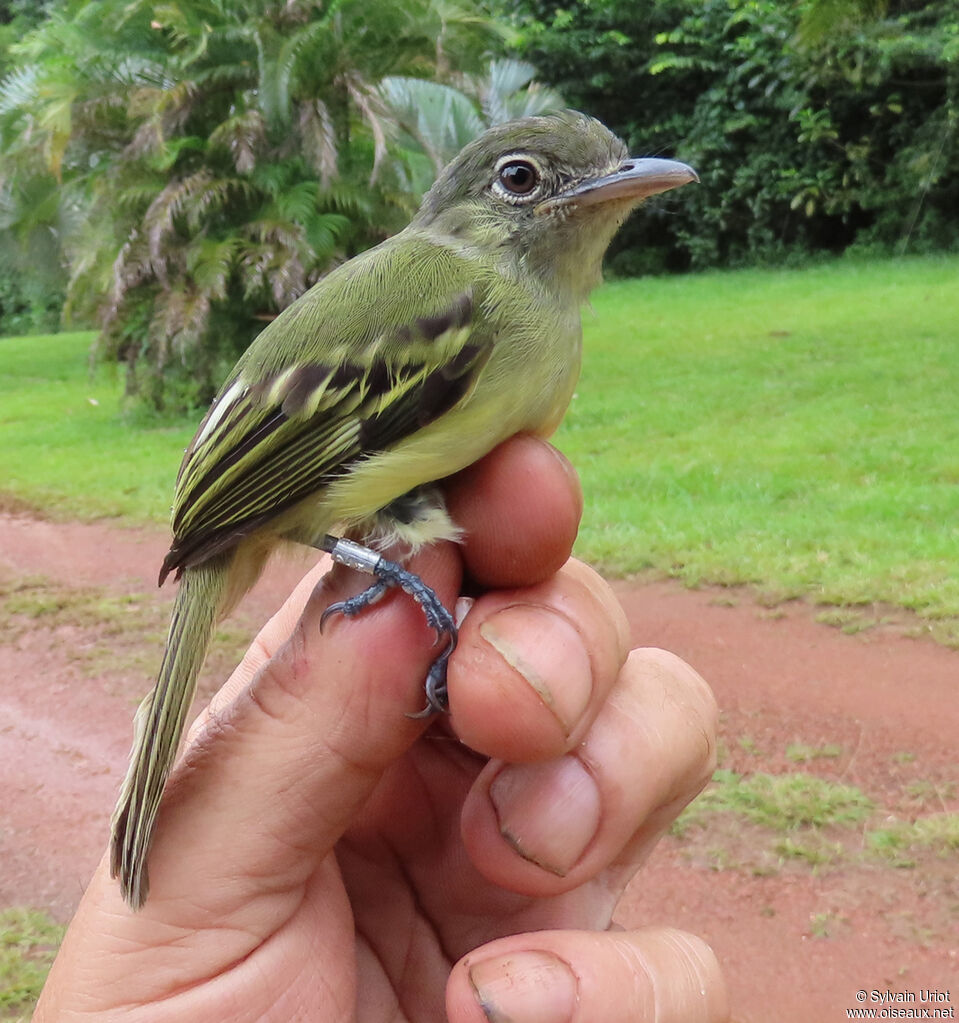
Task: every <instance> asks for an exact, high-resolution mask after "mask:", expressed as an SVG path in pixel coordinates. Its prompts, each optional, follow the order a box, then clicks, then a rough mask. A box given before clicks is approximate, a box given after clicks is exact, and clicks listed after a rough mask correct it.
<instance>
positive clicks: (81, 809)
mask: <svg viewBox="0 0 959 1023" xmlns="http://www.w3.org/2000/svg"><path fill="white" fill-rule="evenodd" d="M165 539H166V538H165V535H164V534H162V533H161V532H148V531H134V530H121V529H117V528H114V527H111V526H108V525H103V524H89V525H81V524H59V523H50V522H44V521H37V520H33V519H29V518H23V517H14V516H3V515H0V583H3V582H4V580H6V581H10V580H16V579H22V578H24V577H27V576H38V575H39V576H45V577H47V578H48V579H51V580H54V581H57V582H59V583H61V584H65V585H69V586H82V585H95V586H99V587H104V588H107V589H108V590H110V591H113V592H116V593H118V594H121V593H125V592H136V593H144V594H145V593H150V594H155V596H152V597H151V598H150V599H151V600H154V599H155V600H157V601H158V602H160V603H165V602H167V601H168V600H169V595H170V592H171V591H170V590H169V588H168V589H167V590H166V591H164V592H163V593H162V594H157V592H156V590H155V578H156V567H157V565H158V564H159V562H160V560H161V558H162V555H163V553H164V551H165ZM301 572H302V566H300V567H292V566H278V567H277V568H276V569H275V570H273V571H272V573H271V574H270V575H269V576H268V577H267V578H266V579H264V581H263V582H262V583H261V584H260V585H259V586H258V587H257V589H256V590H255V591H254V593H253V594H252V595H251V596H250V597H249V598H248V600H247V602H246V603H245V605H244V611H243V615H244V616H245V617H246V618H248V619H249V621H250V622H251V623H261V622H263V621H264V620H265V618H266V616H267V615H268V614H269V613H270V611H271V610H272V609H273V608H274V607H276V606H277V605H278V604H279V603H280V601H281V600H282V598H283V597H284V596H285V594H286V593H287V592H288V590H289V588H290V586H291V585H292V583H293V582H294V581H295V580H296V579H298V578H299V576H300V574H301ZM616 589H617V591H618V593H619V595H620V598H621V600H622V601H623V604H624V606H625V608H626V610H627V613H628V615H629V618H630V621H631V623H632V626H633V632H634V639H635V642H636V643H637V644H640V643H641V644H643V645H654V646H662V647H665V648H667V649H670V650H673V651H674V652H676V653H677V654H679V655H680V656H682V657H684V658H685V659H686V660H688V661H689V662H690V663H691V664H693V665H694V666H695V667H696V668H697V669H698V670H699V671H700V672H701V673H702V674H703V675H704V676H705V677H706V679H707V680H708V681H709V682H710V683H711V685H712V686H713V688H714V690H715V692H716V695H717V697H718V699H719V702H720V705H721V707H722V708H723V739H724V744H725V747H726V751H727V752H726V759H725V761H724V766H726V767H730V768H732V769H734V770H738V771H744V772H748V771H757V770H763V771H771V772H774V773H778V772H795V771H797V770H802V771H807V772H809V773H816V774H821V775H823V776H824V777H827V778H829V779H831V780H834V781H841V782H843V783H845V784H847V785H855V786H858V787H859V788H861V789H862V790H863V791H865V792H866V793H868V794H869V795H870V796H871V797H872V798H873V799H874V800H875V801H876V802H877V803H878V804H880V805H883V806H886V807H889V808H890V809H895V811H896V813H897V815H899V816H902V817H908V816H909V810H910V804H909V797H907V796H906V795H904V793H907V792H910V791H911V792H915V791H917V789H916V786H919V787H920V788H921V789H922V790H923V791H932V792H934V793H935V794H936V799H937V800H938V803H937V804H936V805H933V806H929V805H924V806H923V807H921V808H919V809H920V810H921V812H923V813H929V812H933V811H935V810H956V809H957V808H959V803H957V800H956V788H957V782H959V775H957V769H956V760H957V757H956V752H955V750H956V739H957V736H959V653H957V652H956V651H951V650H947V649H945V648H943V647H939V646H936V645H935V644H933V643H932V642H930V641H927V640H914V639H907V638H904V637H902V636H900V635H896V634H893V633H882V632H879V631H873V632H869V633H862V634H860V635H857V636H846V635H843V634H842V633H840V632H838V631H836V630H833V629H829V628H827V627H825V626H822V625H818V624H816V623H815V622H814V621H813V615H812V612H811V610H810V609H809V608H807V607H805V606H804V605H801V604H796V605H787V606H786V607H785V608H783V609H779V610H777V612H776V614H779V615H780V617H773V616H770V615H768V614H767V613H765V612H764V611H763V610H762V609H761V608H759V607H757V606H756V605H755V604H753V603H752V602H751V600H750V599H749V597H748V595H745V594H740V595H735V599H736V600H738V603H737V604H736V605H735V606H730V600H729V593H728V591H721V590H710V589H702V590H686V589H683V588H681V587H680V586H678V585H676V584H673V583H655V584H651V585H641V586H635V585H630V584H627V583H620V584H617V586H616ZM3 639H5V637H0V679H2V683H0V722H2V723H0V792H2V793H3V799H2V805H0V906H5V905H14V904H17V905H23V904H29V905H34V906H39V907H46V908H47V909H49V910H50V911H51V912H52V913H53V914H54V915H55V916H57V917H59V918H61V919H67V918H68V917H69V915H70V913H71V912H72V910H73V907H74V906H75V905H76V903H77V901H78V899H79V897H80V894H81V892H82V890H83V886H84V884H85V882H86V879H87V878H88V876H89V875H90V873H91V871H92V869H93V867H94V865H95V863H96V861H97V859H98V857H99V855H100V852H101V850H102V848H103V846H104V844H105V841H106V836H107V819H108V816H109V812H110V809H111V807H112V803H113V799H114V795H115V791H116V786H117V784H118V782H119V779H120V776H121V774H122V771H123V768H124V765H125V759H126V755H127V752H128V747H129V734H130V733H129V728H130V716H131V710H132V708H133V706H134V705H135V702H136V700H137V699H139V697H140V696H141V695H142V690H143V689H144V681H143V678H142V677H136V678H131V677H129V675H130V674H131V673H129V672H128V673H127V676H128V677H125V678H124V677H122V676H121V677H118V676H117V673H116V672H113V673H112V674H111V673H110V672H109V670H106V669H105V674H104V676H103V677H101V678H98V677H96V676H92V675H91V673H90V670H89V665H87V666H86V667H84V665H83V664H82V663H78V657H77V654H78V651H79V649H80V648H81V647H84V646H90V645H91V644H92V643H95V642H96V637H95V636H93V637H92V638H91V636H90V635H89V630H85V629H84V628H82V627H81V626H71V625H62V626H60V627H58V628H56V629H49V628H35V629H28V630H21V631H19V632H18V633H15V634H13V638H12V639H11V640H10V641H9V642H2V640H3ZM132 674H134V675H136V674H137V673H136V672H133V673H132ZM791 742H800V743H804V744H807V745H808V746H811V747H822V746H825V745H827V744H838V746H840V747H841V751H842V752H841V754H840V755H839V756H838V757H835V758H830V759H828V760H821V761H820V760H817V761H814V762H812V763H811V764H800V765H797V764H796V763H794V762H792V761H790V760H789V759H787V757H786V756H785V751H786V748H787V745H788V744H789V743H791ZM910 783H912V785H913V788H912V789H910V788H909V786H910ZM912 809H917V807H915V806H913V807H912ZM727 852H728V850H727ZM733 859H735V856H734V857H733ZM957 873H959V872H957V870H956V862H955V860H953V862H952V863H946V862H945V861H941V862H938V863H924V864H921V865H920V867H918V868H916V869H913V870H895V869H894V868H892V867H889V866H878V865H877V866H862V865H859V866H856V865H855V864H851V863H850V864H846V865H845V866H839V867H831V868H829V869H828V870H824V871H822V872H821V873H819V874H817V873H815V872H813V871H812V870H810V869H809V868H797V867H790V866H788V865H786V866H783V867H782V869H779V870H777V871H775V872H774V873H772V874H770V875H768V876H755V875H754V873H753V872H752V871H750V869H748V867H745V866H743V865H742V864H740V865H737V864H736V863H732V865H731V869H724V870H713V869H709V867H708V865H707V864H706V863H705V861H704V859H703V857H702V856H701V855H700V856H697V855H696V854H695V851H692V852H691V848H690V846H689V845H688V844H686V843H684V842H682V841H680V840H678V839H675V838H667V839H665V840H664V842H663V843H662V845H661V846H660V847H659V849H658V850H657V851H656V853H655V854H654V855H653V857H652V859H651V860H650V862H649V864H648V865H647V867H646V868H645V870H644V871H643V872H642V874H641V875H640V877H639V878H638V879H637V881H636V882H634V884H633V886H632V888H631V889H630V891H629V893H628V894H627V897H626V899H625V900H624V902H623V904H622V906H621V908H620V912H619V919H620V921H621V922H623V923H626V924H639V923H642V922H661V923H669V924H672V925H676V926H680V927H684V928H686V929H688V930H690V931H694V932H696V933H698V934H701V935H703V936H704V937H705V938H707V940H709V941H710V942H711V944H712V945H713V948H714V949H716V951H717V953H718V954H719V956H720V958H721V960H722V961H723V963H724V967H725V970H726V973H727V977H728V979H729V983H730V988H731V992H732V1003H733V1011H734V1017H735V1019H736V1020H737V1021H739V1023H766V1021H777V1023H819V1021H823V1023H825V1021H829V1020H833V1019H835V1020H838V1019H846V1018H848V1017H847V1014H846V1011H845V1010H846V1009H847V1008H850V1009H851V1008H855V1007H857V1006H862V1005H865V1006H866V1007H869V1006H870V1005H873V1006H874V1005H875V1003H872V1002H868V1001H867V1002H865V1003H861V1002H858V1001H857V999H856V992H857V991H859V990H862V989H865V990H866V991H867V992H871V991H873V990H874V989H876V990H880V991H883V990H887V989H891V990H898V991H906V992H916V993H918V992H919V991H920V990H921V989H937V990H940V991H944V990H949V991H950V994H949V998H950V999H951V1001H949V1002H940V1003H938V1005H939V1007H942V1006H947V1007H948V1006H955V1004H956V1003H957V1002H959V887H957V883H956V874H957ZM917 1004H919V1003H917ZM914 1007H915V1006H914Z"/></svg>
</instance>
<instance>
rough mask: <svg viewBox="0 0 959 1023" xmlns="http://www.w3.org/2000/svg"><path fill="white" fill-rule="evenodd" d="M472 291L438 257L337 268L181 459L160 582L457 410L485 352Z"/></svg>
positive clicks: (250, 356) (242, 370) (240, 370)
mask: <svg viewBox="0 0 959 1023" xmlns="http://www.w3.org/2000/svg"><path fill="white" fill-rule="evenodd" d="M417 246H418V247H419V251H418V250H417ZM400 273H401V274H402V275H403V276H402V283H401V285H400V286H399V288H398V287H397V284H398V281H397V279H396V275H397V274H400ZM390 285H392V286H390ZM481 288H482V285H478V284H477V280H476V275H475V272H474V273H473V274H472V275H471V273H470V270H469V268H468V267H467V266H465V265H464V262H463V260H462V259H459V258H458V257H456V256H455V255H454V254H452V253H451V252H450V251H449V250H447V249H443V248H442V247H440V246H436V245H431V244H428V243H426V242H407V244H406V245H405V246H403V247H394V248H392V249H391V248H389V247H387V246H383V247H381V248H380V249H379V250H374V251H373V252H372V253H367V254H366V255H365V256H364V257H360V258H359V259H358V260H353V261H352V262H351V263H349V264H345V265H344V266H343V267H342V268H340V270H338V271H335V272H334V274H331V275H330V276H329V277H327V278H325V279H324V280H322V281H321V282H320V283H319V284H318V285H316V287H315V288H314V289H313V290H312V291H311V292H309V293H308V294H307V295H305V296H304V297H303V298H302V299H300V301H299V302H297V303H295V304H294V305H293V306H291V307H290V308H289V309H288V310H286V311H285V312H284V313H283V314H281V315H280V316H279V317H277V319H276V320H274V321H273V322H272V323H271V324H270V325H269V327H268V328H267V329H266V330H265V331H263V333H262V334H260V336H259V337H258V338H257V340H256V341H255V342H254V344H253V345H252V346H251V348H250V349H249V351H248V352H247V353H246V355H245V356H244V357H243V358H242V359H241V360H240V362H239V363H238V364H237V367H236V370H235V371H234V373H233V375H232V376H231V378H230V379H229V380H228V381H227V383H226V384H225V385H224V387H223V390H222V391H221V392H220V394H219V396H218V397H217V399H216V400H215V401H214V403H213V405H212V406H211V408H210V410H209V412H208V413H207V415H206V418H205V419H204V420H203V422H202V423H201V424H200V427H199V429H198V430H197V434H196V436H195V437H194V439H193V441H192V443H191V444H190V446H189V448H187V451H186V454H185V455H184V459H183V463H182V465H181V467H180V474H179V477H178V479H177V488H176V494H175V497H174V504H173V533H174V541H173V545H172V547H171V549H170V552H169V554H168V555H167V557H166V559H165V560H164V563H163V569H162V571H161V577H160V578H161V582H162V580H163V579H164V578H165V577H166V575H167V574H168V573H169V572H171V571H174V570H176V571H178V572H179V571H182V569H183V568H185V567H188V566H190V565H194V564H199V563H201V562H203V561H206V560H207V559H208V558H209V557H211V556H213V555H214V554H216V553H218V552H220V551H222V550H225V549H228V548H229V547H231V546H233V545H234V544H236V543H237V542H238V541H239V540H240V539H242V538H243V537H244V536H246V535H248V534H249V533H250V532H252V531H253V530H255V529H257V528H258V527H259V526H261V525H263V524H264V523H266V522H268V521H269V520H270V519H272V518H274V517H275V516H276V515H278V514H280V513H281V512H283V511H285V510H286V509H288V508H291V507H292V506H293V505H295V504H297V503H298V502H299V501H301V500H302V499H303V498H305V497H308V496H309V495H310V494H311V493H315V492H317V491H320V490H322V488H323V487H324V485H326V484H328V483H329V482H330V481H332V480H333V479H335V478H336V477H337V476H338V475H341V474H342V473H344V472H345V471H347V470H348V467H349V465H350V463H352V462H354V461H355V460H356V459H358V458H362V457H363V456H365V455H368V454H372V453H374V452H378V451H383V450H386V449H388V448H390V447H391V446H392V445H394V444H396V443H397V442H398V441H400V440H401V439H402V438H404V437H406V436H408V435H409V434H411V433H413V432H414V431H416V430H418V429H420V428H422V427H423V426H425V425H427V424H428V423H430V422H432V421H433V420H434V419H436V418H437V417H439V416H441V415H443V413H445V412H447V411H448V410H449V409H451V408H453V407H454V406H455V405H456V404H457V403H459V402H460V401H462V400H463V398H464V397H465V396H466V395H467V394H468V393H469V392H470V390H471V388H472V385H473V384H474V383H475V380H476V378H477V376H478V374H479V372H480V370H481V369H482V367H483V366H484V365H485V363H486V360H487V359H488V358H489V355H490V353H491V351H492V345H493V339H494V331H493V329H492V327H491V325H490V324H489V322H488V320H487V319H486V317H485V315H484V313H483V311H482V308H481V306H482V299H481V296H480V295H479V294H477V291H478V290H480V289H481ZM372 510H373V509H371V511H372Z"/></svg>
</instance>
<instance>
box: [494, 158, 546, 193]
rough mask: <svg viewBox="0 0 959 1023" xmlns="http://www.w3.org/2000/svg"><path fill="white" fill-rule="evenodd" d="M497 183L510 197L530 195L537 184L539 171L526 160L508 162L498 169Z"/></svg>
mask: <svg viewBox="0 0 959 1023" xmlns="http://www.w3.org/2000/svg"><path fill="white" fill-rule="evenodd" d="M499 183H500V184H501V185H502V186H503V188H504V189H506V191H507V192H508V193H509V194H510V195H516V196H521V197H522V196H527V195H530V194H531V193H532V192H533V191H534V190H535V188H536V186H537V185H538V184H539V171H538V170H537V169H536V167H534V166H533V164H531V163H530V162H529V161H528V160H510V162H509V163H506V164H503V166H502V167H500V169H499Z"/></svg>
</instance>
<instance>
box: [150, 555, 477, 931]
mask: <svg viewBox="0 0 959 1023" xmlns="http://www.w3.org/2000/svg"><path fill="white" fill-rule="evenodd" d="M410 568H411V570H412V571H414V572H416V573H417V574H419V575H420V576H421V577H423V578H424V581H426V582H427V583H428V584H429V585H431V586H433V587H434V588H435V589H436V590H437V592H438V595H439V596H440V597H441V599H443V600H444V602H445V603H447V606H451V605H452V601H453V598H454V596H455V593H456V592H457V589H458V585H459V563H458V558H457V555H456V554H455V552H454V550H453V548H452V545H442V546H440V547H434V548H430V549H429V550H427V551H424V552H423V553H422V554H421V555H420V556H418V557H417V558H416V559H414V560H413V561H412V562H411V563H410ZM318 574H319V570H318V571H317V572H315V573H311V575H310V576H308V577H307V579H305V580H304V582H303V583H302V584H301V586H300V587H299V588H298V589H297V591H296V593H294V595H293V597H291V599H290V600H289V601H288V602H287V604H286V605H285V606H284V608H283V609H281V610H280V612H278V613H277V615H276V616H275V617H274V618H273V619H272V620H271V622H270V623H269V624H268V625H267V626H266V628H264V630H263V631H262V632H261V633H260V635H259V636H258V637H257V640H256V641H255V643H254V644H253V646H252V647H251V649H250V651H249V653H248V654H247V656H246V658H245V659H244V661H243V662H242V663H241V665H240V666H239V667H238V668H237V670H236V672H235V673H234V675H233V677H232V678H231V679H230V681H229V682H228V683H227V684H226V686H224V688H223V689H222V690H221V691H220V693H218V694H217V696H216V697H215V698H214V700H213V702H212V703H211V706H210V708H208V710H207V711H206V712H205V713H204V714H203V715H201V718H200V719H199V720H198V721H197V723H196V725H194V727H193V729H192V730H191V735H190V741H189V744H188V746H187V749H186V751H185V754H184V756H183V758H182V760H181V762H180V764H179V765H178V768H177V770H176V771H175V773H174V775H173V777H172V779H171V782H170V787H169V789H168V792H167V794H166V796H165V798H164V802H163V805H162V807H161V810H160V816H159V821H158V827H157V836H156V842H155V845H154V848H153V852H152V854H151V857H150V877H151V901H154V902H157V901H159V900H160V899H164V898H167V897H175V898H183V897H186V898H189V899H190V900H191V901H193V902H194V903H195V904H199V905H204V906H206V907H207V908H209V909H213V910H215V911H216V912H222V911H223V910H224V909H225V908H227V907H228V906H229V905H230V904H234V905H235V904H237V903H242V902H245V901H246V900H248V899H249V898H252V897H255V896H256V895H257V894H259V892H261V891H269V892H276V891H277V889H287V890H289V889H291V888H295V887H297V886H299V885H301V884H303V883H304V882H305V881H306V880H307V879H308V878H309V877H310V875H311V874H312V873H313V872H314V871H315V869H316V867H317V864H318V863H319V862H320V861H321V860H322V859H323V857H324V856H326V855H327V853H328V852H329V851H330V850H331V849H332V848H333V846H334V845H335V844H336V842H337V841H338V840H339V839H340V837H341V836H342V834H343V833H344V832H345V831H346V829H347V828H348V827H349V825H350V823H351V821H352V819H353V817H354V816H355V814H356V813H357V811H358V809H359V808H360V807H361V806H362V805H363V803H364V802H365V801H366V799H367V798H368V796H369V795H370V793H371V791H372V790H373V788H374V787H375V785H376V784H377V782H378V781H379V779H380V777H381V776H382V774H383V772H384V771H385V769H386V768H387V767H388V766H389V765H390V764H391V763H392V762H393V761H394V760H396V759H397V758H399V757H400V756H402V755H403V753H405V751H406V750H407V749H408V748H409V746H410V745H412V743H413V742H415V741H416V739H417V738H418V737H419V735H420V734H421V733H422V731H423V729H424V727H425V723H424V722H423V721H422V720H413V719H411V718H409V717H408V716H407V715H408V714H409V713H410V712H415V711H418V710H420V708H421V707H422V706H423V691H422V686H423V680H424V679H425V677H426V672H427V670H428V668H429V665H430V662H431V661H432V659H433V658H435V656H436V655H437V653H438V651H439V648H438V647H435V646H432V642H433V633H432V631H431V630H430V629H428V628H427V627H426V624H425V621H424V619H423V615H422V612H421V610H420V608H419V607H418V606H417V605H416V604H415V603H414V602H413V600H411V599H410V598H409V597H407V596H406V595H405V594H403V593H397V594H395V595H394V594H391V595H389V596H387V597H386V598H385V599H384V600H383V601H382V602H380V603H378V604H376V605H375V606H372V607H370V608H369V609H367V610H364V611H363V613H362V614H360V615H358V616H357V617H356V618H351V619H346V618H344V617H342V616H339V615H334V616H332V617H331V618H330V619H329V620H328V621H327V622H326V623H325V625H324V627H323V630H322V632H321V629H320V618H321V615H322V613H323V611H324V610H325V609H326V608H327V607H328V606H329V605H330V604H331V603H333V602H334V601H336V600H341V599H344V598H345V597H347V596H350V595H352V594H353V593H355V592H357V591H358V590H359V589H361V588H362V586H363V582H362V580H361V579H360V577H359V576H357V575H356V574H355V573H352V572H344V571H339V570H334V571H333V572H332V573H330V574H329V575H328V576H326V577H324V578H323V579H322V580H321V581H320V582H319V584H316V577H317V575H318ZM301 608H302V613H301V614H299V616H298V617H297V614H298V612H299V611H300V609H301ZM148 905H149V904H148Z"/></svg>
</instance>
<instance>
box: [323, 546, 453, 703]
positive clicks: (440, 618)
mask: <svg viewBox="0 0 959 1023" xmlns="http://www.w3.org/2000/svg"><path fill="white" fill-rule="evenodd" d="M334 557H335V554H334ZM367 570H368V571H372V574H373V575H374V576H375V577H376V582H375V583H373V585H372V586H368V587H367V588H366V589H365V590H363V592H362V593H358V594H356V596H355V597H349V598H348V599H346V600H338V601H337V602H336V603H334V604H330V606H329V607H328V608H326V610H325V611H324V612H323V614H322V615H320V631H321V632H322V630H323V626H324V625H325V624H326V622H327V620H328V619H329V618H330V617H331V616H332V615H335V614H342V615H343V616H344V617H346V618H354V617H355V616H356V615H358V614H359V613H360V612H361V611H364V610H365V609H366V608H368V607H369V606H370V605H371V604H374V603H376V601H378V600H379V599H380V598H381V597H382V596H383V594H384V593H386V592H387V590H390V589H393V588H398V589H401V590H403V592H404V593H407V594H409V596H411V597H412V598H413V599H414V600H415V601H416V603H417V604H419V605H420V607H421V608H422V609H423V616H424V617H425V618H426V624H427V625H428V626H429V627H430V628H431V629H432V630H433V631H434V632H435V634H436V635H435V637H434V639H433V644H432V645H433V646H434V647H435V646H436V644H437V643H439V642H440V641H441V640H443V639H445V640H446V648H445V649H444V650H443V652H442V653H441V654H440V655H439V656H438V657H437V658H436V659H435V660H434V661H433V663H432V664H431V665H430V669H429V671H428V672H427V675H426V682H425V685H424V688H425V690H426V706H425V707H424V708H423V710H421V711H419V712H418V713H417V714H410V715H409V716H410V717H413V718H426V717H430V716H431V715H433V714H442V713H444V712H445V711H447V710H448V709H449V701H448V699H447V694H446V665H447V662H448V661H449V658H450V655H451V654H452V653H453V651H454V650H455V649H456V639H457V628H456V621H455V619H454V618H453V616H452V614H450V612H449V611H448V610H447V609H446V607H444V605H443V602H442V601H441V600H440V598H439V597H438V596H437V595H436V594H435V593H434V592H433V590H432V589H430V587H429V586H427V585H426V583H424V582H423V580H422V579H420V577H419V576H418V575H416V574H414V573H413V572H410V571H409V570H408V569H405V568H403V566H402V565H399V564H397V563H396V562H395V561H387V560H386V558H379V559H378V560H377V561H376V563H375V566H373V567H372V568H371V569H367Z"/></svg>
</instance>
